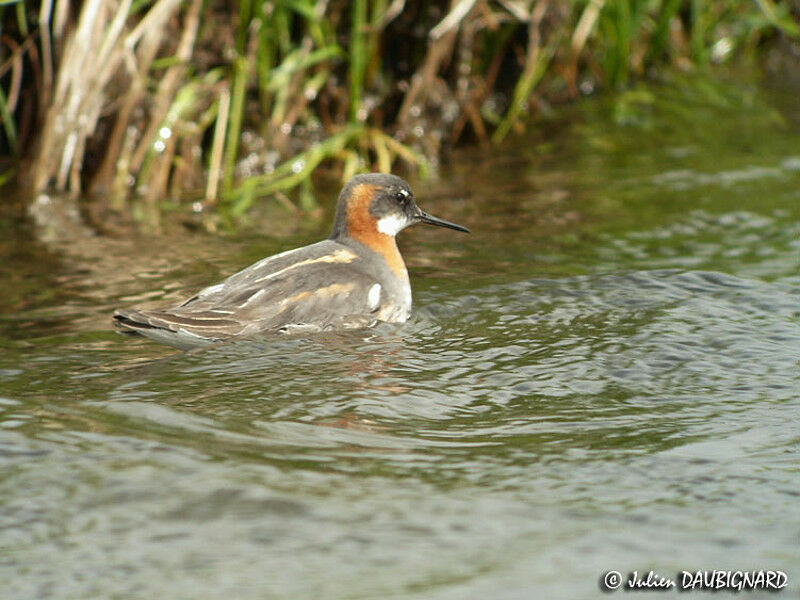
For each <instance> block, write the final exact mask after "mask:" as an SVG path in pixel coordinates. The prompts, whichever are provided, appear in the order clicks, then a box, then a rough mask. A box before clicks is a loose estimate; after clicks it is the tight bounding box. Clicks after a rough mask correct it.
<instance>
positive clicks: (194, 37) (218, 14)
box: [0, 0, 800, 226]
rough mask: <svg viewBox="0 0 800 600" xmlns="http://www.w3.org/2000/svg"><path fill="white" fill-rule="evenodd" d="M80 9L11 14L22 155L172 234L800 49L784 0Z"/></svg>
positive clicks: (13, 90)
mask: <svg viewBox="0 0 800 600" xmlns="http://www.w3.org/2000/svg"><path fill="white" fill-rule="evenodd" d="M73 4H74V3H69V2H66V1H65V0H41V2H40V3H39V4H38V6H36V4H35V3H33V2H28V3H26V2H22V1H14V0H0V24H1V25H2V27H3V36H2V43H1V44H0V119H2V128H0V130H1V131H2V144H3V150H4V151H5V152H6V153H7V154H9V155H12V156H15V157H18V158H19V159H21V164H22V165H24V167H25V168H24V169H21V171H22V172H23V173H24V174H26V175H27V176H28V180H29V182H30V183H31V185H32V186H33V189H34V190H35V191H42V190H55V191H60V192H68V193H69V194H71V195H72V196H73V197H79V196H81V197H84V196H85V197H88V198H93V199H94V200H93V206H94V207H95V208H97V209H98V210H96V211H95V212H97V214H100V215H102V214H104V213H107V212H108V211H121V210H124V209H125V207H126V206H127V205H130V206H131V209H132V211H131V213H132V214H133V215H134V217H135V218H137V219H138V220H140V221H143V222H145V223H148V224H150V225H152V226H156V225H157V223H158V218H159V213H160V211H161V209H162V207H163V203H164V200H165V199H171V200H172V201H182V200H189V201H191V203H192V205H194V206H195V207H198V206H199V207H200V209H204V208H211V207H213V208H214V209H215V210H218V211H220V212H222V213H224V214H226V215H228V216H234V217H235V216H237V215H242V214H244V213H245V212H246V211H247V209H248V208H249V207H250V206H252V204H253V203H254V202H255V201H256V200H257V199H259V198H263V197H272V198H278V199H280V200H281V201H282V202H283V203H287V202H296V203H298V204H299V206H300V208H301V209H306V210H307V209H310V208H313V204H314V201H313V197H314V196H313V194H312V193H311V187H310V186H311V176H312V174H313V173H314V172H315V171H316V170H317V169H319V168H320V167H322V166H332V167H335V168H336V169H337V170H338V171H339V173H340V175H341V177H342V179H346V178H348V177H350V176H351V175H352V174H353V173H355V172H358V171H364V170H370V169H372V170H380V171H384V172H387V171H391V170H396V169H398V168H400V169H401V170H402V169H406V170H416V171H419V172H421V173H423V174H424V173H425V172H426V171H427V170H429V169H430V168H431V167H432V166H434V167H435V165H436V163H437V162H438V160H439V158H440V156H441V153H442V151H443V149H444V148H446V147H447V146H450V145H453V144H456V143H458V142H459V141H462V140H475V141H478V142H480V143H487V144H488V143H499V142H501V141H502V140H503V139H504V138H506V137H507V136H508V135H509V134H510V133H511V132H512V131H514V130H518V129H520V128H522V127H524V123H525V116H526V115H527V114H529V113H530V112H532V111H535V110H537V109H538V108H539V107H541V106H543V105H546V103H547V102H548V101H551V100H562V99H568V98H570V97H575V96H577V95H578V94H580V93H589V92H591V91H593V90H595V89H597V88H603V87H605V88H617V87H621V88H622V87H625V86H627V85H628V84H629V82H630V81H631V79H633V78H640V77H643V76H644V75H645V74H646V73H647V69H648V68H649V67H650V66H653V65H668V66H674V67H678V68H680V69H684V70H686V69H691V68H694V67H695V66H702V65H704V64H706V63H711V62H725V61H727V60H730V59H731V57H733V56H734V55H735V54H736V53H737V51H739V50H742V49H746V48H747V47H754V46H755V45H756V44H757V43H758V42H759V40H761V39H762V38H764V37H765V36H771V35H786V36H798V35H800V28H798V26H797V22H796V21H797V20H796V18H795V17H793V15H792V14H791V13H790V12H789V10H788V9H787V8H786V7H785V6H783V5H780V4H776V3H773V2H772V0H759V2H757V3H755V4H749V3H741V2H736V1H735V0H713V1H710V2H697V1H693V0H647V1H645V0H614V1H606V0H532V1H520V0H504V1H501V2H491V3H490V2H488V0H452V1H451V2H441V1H439V2H435V1H426V2H422V3H406V2H404V1H403V0H393V1H392V2H389V1H388V0H374V1H372V2H367V1H366V0H354V1H353V2H343V1H340V0H240V1H239V2H238V4H229V3H220V2H205V3H204V2H202V0H135V1H134V0H85V1H84V2H82V3H80V4H75V5H73ZM401 165H402V166H401ZM289 193H292V194H295V197H294V198H291V197H289V196H287V195H286V194H289ZM198 202H200V204H198ZM101 218H102V217H101Z"/></svg>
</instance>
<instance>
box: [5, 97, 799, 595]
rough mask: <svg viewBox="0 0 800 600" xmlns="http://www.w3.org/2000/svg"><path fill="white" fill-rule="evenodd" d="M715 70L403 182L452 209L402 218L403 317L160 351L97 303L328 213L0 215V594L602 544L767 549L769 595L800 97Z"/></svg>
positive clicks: (209, 279)
mask: <svg viewBox="0 0 800 600" xmlns="http://www.w3.org/2000/svg"><path fill="white" fill-rule="evenodd" d="M719 89H721V90H722V92H720V91H719V90H718V89H716V88H714V89H712V90H711V92H713V93H711V92H708V91H707V92H704V93H697V92H696V91H695V92H687V91H685V90H684V91H680V90H675V89H661V90H656V91H655V92H648V93H649V94H650V96H648V95H647V93H645V94H644V95H642V92H641V91H639V92H637V93H638V94H639V95H638V96H637V95H635V94H634V95H630V94H629V95H627V96H625V97H623V98H622V99H621V100H618V101H616V102H613V101H610V100H602V99H600V100H597V99H595V100H587V101H584V102H582V103H580V104H579V105H577V106H574V107H570V108H568V109H565V110H564V111H563V113H562V114H561V115H560V116H559V117H558V118H557V119H555V120H554V121H550V122H547V123H542V124H540V125H539V126H538V127H536V130H535V132H534V133H532V134H531V135H530V136H529V137H526V138H523V139H517V140H516V141H515V142H514V146H513V147H509V148H507V149H505V150H501V151H497V150H493V151H491V152H487V153H482V152H479V151H473V152H465V153H460V154H457V155H455V156H454V157H453V158H452V161H451V162H452V165H451V166H450V167H448V168H447V169H445V170H444V171H443V173H442V178H441V179H440V180H439V181H438V182H435V183H416V184H415V187H416V189H417V196H418V199H419V203H420V205H421V206H422V207H423V208H425V209H427V210H430V211H431V212H432V213H434V214H437V215H440V216H442V217H444V218H447V219H449V220H452V221H455V222H458V223H463V224H465V225H467V226H469V227H470V228H471V229H472V230H473V234H472V235H471V236H469V237H466V236H461V235H459V234H457V233H455V232H449V231H444V230H434V229H422V228H416V229H414V230H412V231H408V232H405V233H403V234H402V235H401V247H402V248H403V250H404V254H405V255H406V257H407V259H408V263H409V268H410V272H411V278H412V284H413V286H414V299H415V313H414V316H413V318H412V320H411V321H410V322H409V323H407V324H405V325H403V326H399V327H396V326H383V327H379V328H377V329H375V330H372V331H369V332H348V333H344V334H330V335H328V334H326V335H324V336H317V337H309V338H283V339H280V340H278V341H276V340H248V341H241V342H237V343H231V344H225V345H221V346H217V347H214V348H211V349H208V350H204V351H200V352H194V353H188V354H184V353H179V352H175V351H172V350H170V349H168V348H165V347H162V346H158V345H156V344H153V343H150V342H147V341H144V340H135V339H128V338H124V337H122V336H118V335H116V334H115V333H114V332H112V331H111V330H110V322H109V318H110V313H111V311H112V310H113V308H114V307H115V306H121V305H133V304H139V303H142V302H150V301H152V302H157V301H159V300H160V301H165V302H169V301H173V300H177V299H179V298H182V297H185V296H186V295H188V294H190V293H192V292H193V291H196V289H198V288H199V287H201V286H204V285H207V284H210V283H213V282H215V281H216V280H218V279H220V278H221V277H223V276H224V275H225V274H228V273H230V272H233V271H234V270H237V269H239V268H241V267H243V266H245V265H246V264H248V263H249V262H252V261H254V260H256V259H258V258H260V257H262V256H265V255H268V254H270V253H272V252H276V251H279V250H283V249H287V248H290V247H293V246H296V245H299V244H303V243H308V242H311V241H314V240H315V239H319V238H320V237H323V236H324V235H325V234H326V230H327V224H326V223H320V224H318V225H314V226H312V227H311V228H309V229H305V230H301V231H300V232H295V233H294V234H292V235H290V236H289V237H286V238H282V239H269V238H264V237H263V236H257V235H255V234H253V233H250V234H247V235H243V236H240V237H238V238H235V239H233V238H211V237H206V236H203V235H199V234H198V235H196V236H182V237H181V238H179V239H177V240H176V239H170V238H166V239H159V240H147V239H142V240H130V239H114V238H103V237H94V238H87V239H77V240H72V241H71V242H68V243H61V244H59V243H50V244H43V243H37V242H35V241H34V238H35V237H36V236H35V232H34V231H33V229H32V228H31V227H30V226H28V225H22V224H20V223H18V222H14V221H10V220H6V221H5V222H3V223H2V224H0V230H2V232H3V238H4V240H5V241H3V242H0V256H2V261H0V262H2V265H1V266H0V283H2V285H0V298H2V301H0V307H1V308H0V348H2V353H1V354H0V581H2V586H0V590H2V591H0V596H1V597H2V598H14V599H17V598H19V599H28V598H57V599H62V598H63V599H76V598H86V599H95V598H170V599H181V598H187V599H188V598H192V599H194V598H235V599H251V598H387V597H394V598H435V599H440V598H441V599H450V598H452V599H461V598H526V599H527V598H569V599H574V598H592V597H596V596H598V595H600V591H599V588H598V580H599V578H600V577H601V574H602V573H604V572H605V571H608V570H611V569H613V570H618V571H620V572H622V573H623V574H627V573H628V572H630V571H633V570H638V571H639V572H640V573H641V572H647V571H648V570H650V569H653V570H656V571H657V572H658V573H660V574H662V575H665V576H667V577H674V576H675V574H676V573H677V572H678V571H680V570H688V571H696V570H698V569H733V570H751V569H777V570H782V571H785V572H786V573H787V575H788V578H789V584H788V589H785V590H783V592H782V593H781V595H780V597H798V595H799V594H800V583H798V581H800V569H798V565H800V543H798V542H799V541H800V509H799V508H798V507H800V485H799V483H800V481H799V479H798V476H799V475H800V462H799V461H798V450H800V428H798V420H799V417H800V413H799V411H800V368H799V367H800V133H798V130H799V129H800V128H798V122H800V121H798V119H797V109H796V107H795V106H794V103H793V101H790V102H788V103H784V101H783V100H782V99H783V98H785V96H782V95H777V94H776V95H773V94H772V93H767V92H764V93H763V96H757V97H756V96H753V95H752V93H751V92H750V91H748V90H747V89H745V88H742V87H738V86H733V87H721V88H719ZM762 97H766V98H767V99H768V100H767V101H766V103H765V102H762V100H760V99H758V98H762ZM775 106H778V107H781V106H783V109H782V112H783V114H782V116H781V115H780V114H779V112H778V111H776V110H774V107H775ZM792 111H795V112H794V113H793V112H792ZM618 593H620V594H621V593H622V592H618ZM671 594H674V592H671ZM747 597H773V596H772V595H771V594H768V593H766V592H760V593H755V594H752V595H748V596H747Z"/></svg>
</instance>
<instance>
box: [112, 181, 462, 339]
mask: <svg viewBox="0 0 800 600" xmlns="http://www.w3.org/2000/svg"><path fill="white" fill-rule="evenodd" d="M414 222H427V223H431V224H434V225H440V226H443V227H449V228H452V229H457V230H461V231H467V230H466V228H464V227H461V226H459V225H454V224H452V223H448V222H446V221H442V220H440V219H437V218H435V217H431V216H430V215H427V214H426V213H424V212H422V211H421V210H419V209H418V208H417V206H416V204H415V203H414V200H413V196H412V195H411V191H410V189H409V188H408V184H406V183H405V182H404V181H403V180H402V179H400V178H399V177H395V176H392V175H379V174H372V175H360V176H357V177H354V178H353V179H352V180H350V182H348V184H347V185H346V186H345V187H344V189H343V190H342V192H341V194H340V196H339V203H338V206H337V214H336V221H335V223H334V227H333V232H332V234H331V237H330V238H329V239H327V240H323V241H321V242H317V243H316V244H311V245H309V246H304V247H302V248H297V249H294V250H289V251H287V252H283V253H281V254H276V255H274V256H270V257H267V258H264V259H262V260H260V261H258V262H256V263H255V264H253V265H250V266H249V267H247V268H245V269H243V270H241V271H239V272H238V273H236V274H234V275H231V276H230V277H228V278H227V279H225V280H224V281H222V282H221V283H218V284H216V285H212V286H210V287H207V288H205V289H203V290H201V291H200V292H199V293H198V294H197V295H195V296H193V297H192V298H190V299H189V300H187V301H186V302H184V303H183V304H181V305H179V306H176V307H173V308H168V309H162V310H137V309H121V310H117V311H116V312H115V313H114V318H115V320H116V324H117V326H118V327H120V328H121V329H122V330H123V331H125V332H126V333H136V334H139V335H143V336H145V337H148V338H150V339H152V340H154V341H158V342H162V343H165V344H168V345H170V346H175V347H177V348H185V349H188V348H193V347H197V346H202V345H206V344H210V343H214V342H219V341H222V340H226V339H230V338H234V337H240V336H252V335H255V334H260V333H293V332H304V331H323V330H331V329H350V328H359V327H369V326H371V325H373V324H375V323H376V322H378V321H385V322H390V323H396V322H400V323H402V322H404V321H405V320H406V319H408V316H409V314H410V311H411V286H410V283H409V279H408V272H407V271H406V266H405V263H404V262H403V258H402V256H401V255H400V251H399V250H398V248H397V244H396V243H395V239H394V236H395V234H396V233H398V232H399V231H400V230H402V229H403V228H404V227H406V226H408V225H410V224H413V223H414Z"/></svg>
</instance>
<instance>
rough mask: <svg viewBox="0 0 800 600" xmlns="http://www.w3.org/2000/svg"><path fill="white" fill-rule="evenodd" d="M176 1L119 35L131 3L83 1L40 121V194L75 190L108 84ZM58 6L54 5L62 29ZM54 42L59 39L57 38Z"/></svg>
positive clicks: (36, 180)
mask: <svg viewBox="0 0 800 600" xmlns="http://www.w3.org/2000/svg"><path fill="white" fill-rule="evenodd" d="M179 3H180V0H159V1H158V2H157V3H156V4H155V5H153V6H152V7H151V8H150V10H149V11H148V12H147V13H146V14H145V15H144V17H143V18H142V20H141V21H140V22H139V24H138V26H137V27H136V28H134V30H133V31H132V32H131V33H129V34H127V35H124V31H125V24H126V20H127V15H128V10H129V7H130V5H131V0H122V1H121V2H116V1H115V0H87V1H86V2H85V3H84V4H83V5H82V6H81V11H80V14H79V17H78V22H77V26H76V28H75V30H74V32H73V33H72V34H71V35H70V36H69V37H68V38H67V39H66V41H65V42H64V52H63V55H62V57H61V60H60V68H59V73H58V77H57V81H56V84H55V89H54V93H53V97H52V101H51V102H50V104H49V106H48V107H47V110H46V112H45V117H44V126H43V129H42V134H41V138H40V140H41V141H40V144H41V145H40V150H39V153H38V154H37V157H36V160H35V162H34V165H33V181H32V183H33V188H34V191H36V192H39V191H42V190H45V189H47V188H48V187H51V184H52V187H54V188H55V189H56V190H57V191H65V190H66V189H67V185H68V184H69V191H70V193H71V194H72V195H73V196H76V195H77V194H78V193H79V192H80V172H81V170H82V168H83V153H84V151H85V149H86V140H87V138H89V137H91V136H92V135H93V134H94V133H95V131H96V127H97V121H98V119H99V117H100V115H101V113H102V111H103V110H104V109H105V108H106V105H107V100H108V95H109V94H110V90H109V84H110V82H111V81H112V80H113V78H114V77H115V76H117V75H118V74H119V72H120V68H121V67H122V65H123V61H125V60H126V59H128V60H130V55H131V53H132V51H133V49H134V48H135V47H136V46H137V44H138V43H139V41H140V40H141V39H142V37H143V36H144V35H145V32H147V35H155V34H156V33H159V32H160V31H161V30H162V28H163V27H164V26H165V24H166V23H167V21H168V20H169V19H170V18H171V16H172V14H173V13H174V11H175V10H176V9H177V7H178V5H179ZM62 6H63V5H62V4H61V3H59V4H58V5H57V7H56V16H57V19H56V20H57V21H58V23H56V24H54V30H55V31H56V32H58V35H59V36H60V34H61V32H62V31H63V26H64V24H63V22H61V20H62V19H63V18H65V17H64V16H63V11H64V10H65V9H63V8H62ZM56 39H59V38H58V37H57V38H56Z"/></svg>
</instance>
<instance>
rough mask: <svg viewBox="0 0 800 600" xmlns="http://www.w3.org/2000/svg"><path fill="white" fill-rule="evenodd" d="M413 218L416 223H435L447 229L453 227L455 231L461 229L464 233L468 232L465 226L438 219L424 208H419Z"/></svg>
mask: <svg viewBox="0 0 800 600" xmlns="http://www.w3.org/2000/svg"><path fill="white" fill-rule="evenodd" d="M415 220H416V221H417V222H418V223H427V224H428V225H436V226H437V227H447V228H448V229H455V230H456V231H463V232H464V233H470V230H469V229H467V228H466V227H462V226H461V225H456V224H455V223H451V222H450V221H445V220H444V219H440V218H439V217H434V216H433V215H429V214H428V213H426V212H425V211H424V210H421V211H419V212H418V213H417V215H416V217H415Z"/></svg>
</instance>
